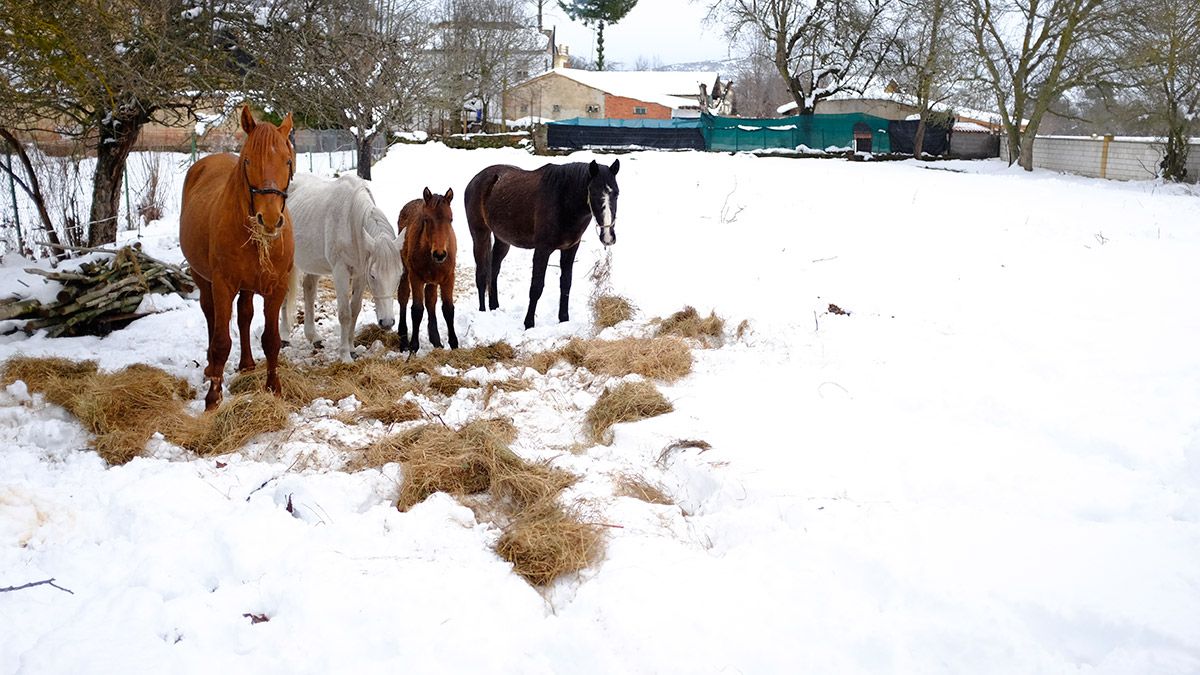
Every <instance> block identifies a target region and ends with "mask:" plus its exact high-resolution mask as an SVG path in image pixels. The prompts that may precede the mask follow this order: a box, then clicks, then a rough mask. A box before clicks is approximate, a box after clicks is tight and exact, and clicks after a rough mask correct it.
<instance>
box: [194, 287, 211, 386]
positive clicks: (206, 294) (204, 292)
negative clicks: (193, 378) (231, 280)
mask: <svg viewBox="0 0 1200 675" xmlns="http://www.w3.org/2000/svg"><path fill="white" fill-rule="evenodd" d="M195 282H196V288H198V289H199V290H200V310H201V311H202V312H204V323H206V324H208V345H207V347H206V349H205V354H204V357H205V358H206V359H207V360H208V362H207V363H205V364H204V377H212V363H213V348H212V345H213V297H212V296H213V291H212V283H211V282H209V281H206V280H205V279H201V278H200V277H198V276H197V277H195Z"/></svg>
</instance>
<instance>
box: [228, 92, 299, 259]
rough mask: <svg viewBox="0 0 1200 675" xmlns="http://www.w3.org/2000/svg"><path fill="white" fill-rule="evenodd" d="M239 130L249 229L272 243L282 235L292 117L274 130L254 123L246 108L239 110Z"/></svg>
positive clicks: (291, 153) (290, 164)
mask: <svg viewBox="0 0 1200 675" xmlns="http://www.w3.org/2000/svg"><path fill="white" fill-rule="evenodd" d="M242 129H243V130H244V131H245V132H246V142H245V143H244V144H242V154H241V157H240V160H241V162H240V163H241V172H242V177H243V179H244V182H245V184H246V189H247V190H248V191H249V194H250V198H249V202H250V204H249V209H248V215H249V218H250V225H251V227H255V226H257V227H258V228H260V230H261V232H262V234H263V235H265V236H266V237H267V238H269V239H274V238H275V237H278V236H279V233H280V232H282V231H283V226H284V223H285V221H284V208H285V207H286V205H287V189H288V185H289V184H290V183H291V180H292V176H293V174H294V173H295V164H296V162H295V151H294V150H293V146H292V142H291V134H292V114H291V113H288V116H287V117H285V118H284V119H283V123H282V124H280V125H279V126H275V125H274V124H271V123H269V122H265V123H264V122H256V121H255V120H254V116H253V115H251V114H250V107H249V106H243V107H242Z"/></svg>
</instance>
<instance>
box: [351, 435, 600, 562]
mask: <svg viewBox="0 0 1200 675" xmlns="http://www.w3.org/2000/svg"><path fill="white" fill-rule="evenodd" d="M516 434H517V430H516V428H515V427H514V426H513V425H512V422H510V421H508V420H503V419H491V420H476V421H474V422H471V423H469V424H467V425H465V426H464V427H462V428H461V429H459V430H457V431H455V430H453V429H451V428H449V427H447V426H445V425H443V424H424V425H421V426H418V427H415V428H413V429H408V430H406V431H404V432H402V433H399V434H395V435H392V436H389V437H387V438H384V439H381V440H380V441H377V442H376V443H374V444H372V445H371V446H368V447H367V448H364V449H363V450H361V451H360V452H359V455H358V457H356V458H355V459H354V460H352V461H351V462H350V463H349V464H348V465H347V466H346V470H348V471H358V470H361V469H365V468H369V467H380V466H383V465H384V464H387V463H389V462H400V463H402V464H403V469H404V479H403V482H402V483H401V485H400V494H399V496H398V498H397V501H396V508H398V509H400V510H401V511H407V510H408V509H410V508H412V507H413V506H415V505H416V504H419V503H421V502H422V501H424V500H425V499H426V498H428V497H429V496H430V495H432V494H434V493H435V492H445V493H447V494H451V495H454V496H456V497H457V498H459V499H460V500H462V501H463V502H464V503H467V504H470V505H472V508H473V510H474V511H475V512H476V514H477V517H487V518H493V519H502V520H505V521H508V522H509V523H510V526H509V527H508V528H507V529H506V530H505V533H504V535H503V536H502V537H501V538H500V541H499V542H498V543H497V548H496V550H497V552H498V553H499V554H500V555H501V556H503V557H504V558H505V559H507V560H509V561H510V562H512V564H513V569H514V570H515V571H516V572H517V573H518V574H520V575H521V576H523V577H525V578H526V579H528V580H529V581H530V582H531V583H534V584H548V583H550V582H552V581H553V580H554V579H556V578H558V577H559V576H560V575H562V574H567V573H570V572H575V571H578V570H579V569H582V568H584V567H586V566H588V565H590V564H592V563H594V562H595V561H596V559H597V558H598V557H599V555H600V553H601V549H602V539H601V532H600V531H599V528H598V527H596V526H594V525H589V524H587V523H584V522H581V520H580V519H579V518H578V517H577V515H576V514H575V513H574V512H568V511H567V510H565V509H563V508H562V507H561V506H559V505H558V503H557V501H556V499H557V497H558V495H559V493H561V492H562V491H563V490H565V489H566V488H568V487H570V486H571V485H572V484H574V482H575V481H576V480H577V478H576V476H574V475H572V474H570V473H568V472H566V471H562V470H561V469H556V468H554V467H552V466H550V465H549V463H548V462H529V461H526V460H524V459H522V458H521V457H520V456H518V455H517V454H516V453H514V452H513V451H512V450H511V449H509V444H510V443H512V441H513V440H514V439H515V438H516ZM484 493H486V495H487V497H482V496H473V495H482V494H484Z"/></svg>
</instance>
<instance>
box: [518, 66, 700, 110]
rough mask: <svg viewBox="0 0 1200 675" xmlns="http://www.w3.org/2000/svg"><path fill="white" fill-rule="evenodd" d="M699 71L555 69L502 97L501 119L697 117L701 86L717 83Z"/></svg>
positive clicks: (526, 82) (521, 84)
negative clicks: (502, 117) (502, 109)
mask: <svg viewBox="0 0 1200 675" xmlns="http://www.w3.org/2000/svg"><path fill="white" fill-rule="evenodd" d="M719 81H720V80H718V77H717V73H715V72H711V71H709V72H704V71H689V72H669V71H617V70H603V71H592V70H577V69H574V68H554V69H553V70H550V71H547V72H545V73H542V74H541V75H537V76H535V77H532V78H530V79H528V80H525V81H524V82H521V83H520V84H517V85H515V86H513V87H511V88H509V89H508V91H506V92H505V93H504V118H505V119H506V120H510V121H520V120H526V119H529V118H540V119H541V120H565V119H572V118H575V117H583V118H592V119H603V118H608V119H657V120H667V119H672V118H678V117H699V116H700V108H701V102H700V98H701V91H702V89H701V85H703V86H704V87H705V88H706V89H707V88H708V87H713V85H714V83H716V82H719Z"/></svg>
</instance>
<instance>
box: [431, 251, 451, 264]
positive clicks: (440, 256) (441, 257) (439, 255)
mask: <svg viewBox="0 0 1200 675" xmlns="http://www.w3.org/2000/svg"><path fill="white" fill-rule="evenodd" d="M449 257H450V254H449V253H447V252H446V251H434V252H433V262H435V263H437V264H439V265H441V264H442V263H444V262H446V259H447V258H449Z"/></svg>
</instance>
